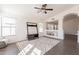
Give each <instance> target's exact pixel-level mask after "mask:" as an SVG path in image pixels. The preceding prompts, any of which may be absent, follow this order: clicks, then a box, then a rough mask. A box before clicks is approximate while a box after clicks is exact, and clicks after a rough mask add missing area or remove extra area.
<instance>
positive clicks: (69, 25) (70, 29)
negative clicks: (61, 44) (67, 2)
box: [63, 13, 79, 42]
mask: <svg viewBox="0 0 79 59" xmlns="http://www.w3.org/2000/svg"><path fill="white" fill-rule="evenodd" d="M78 20H79V17H78V15H77V14H75V13H70V14H67V15H65V16H64V18H63V29H64V39H67V40H72V39H73V40H75V41H74V42H77V36H78V35H77V31H78Z"/></svg>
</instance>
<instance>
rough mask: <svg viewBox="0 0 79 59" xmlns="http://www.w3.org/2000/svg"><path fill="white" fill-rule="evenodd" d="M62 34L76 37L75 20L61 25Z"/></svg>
mask: <svg viewBox="0 0 79 59" xmlns="http://www.w3.org/2000/svg"><path fill="white" fill-rule="evenodd" d="M63 27H64V33H65V34H72V35H77V21H76V19H73V20H68V21H64V23H63Z"/></svg>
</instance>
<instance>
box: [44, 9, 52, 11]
mask: <svg viewBox="0 0 79 59" xmlns="http://www.w3.org/2000/svg"><path fill="white" fill-rule="evenodd" d="M45 10H50V11H52V10H53V9H45Z"/></svg>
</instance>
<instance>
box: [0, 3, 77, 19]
mask: <svg viewBox="0 0 79 59" xmlns="http://www.w3.org/2000/svg"><path fill="white" fill-rule="evenodd" d="M41 5H42V4H2V5H0V13H1V14H2V15H5V16H6V15H8V16H11V17H22V18H31V19H40V20H45V19H47V18H49V17H52V16H54V15H56V14H58V13H61V12H63V11H65V10H68V9H70V8H72V7H74V6H76V5H73V4H48V5H47V7H48V8H53V9H54V10H53V11H49V12H48V13H47V14H44V13H37V11H38V10H36V9H34V7H41Z"/></svg>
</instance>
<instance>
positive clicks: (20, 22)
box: [16, 18, 43, 41]
mask: <svg viewBox="0 0 79 59" xmlns="http://www.w3.org/2000/svg"><path fill="white" fill-rule="evenodd" d="M26 22H35V23H37V24H38V23H43V21H42V20H41V19H40V20H37V19H28V18H27V19H22V18H19V19H17V27H16V37H17V40H18V41H21V40H27V27H26ZM38 26H39V25H38ZM38 28H39V27H38ZM39 35H40V36H42V35H43V32H40V33H39Z"/></svg>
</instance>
